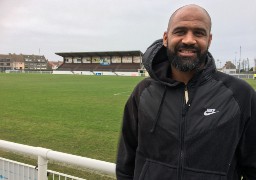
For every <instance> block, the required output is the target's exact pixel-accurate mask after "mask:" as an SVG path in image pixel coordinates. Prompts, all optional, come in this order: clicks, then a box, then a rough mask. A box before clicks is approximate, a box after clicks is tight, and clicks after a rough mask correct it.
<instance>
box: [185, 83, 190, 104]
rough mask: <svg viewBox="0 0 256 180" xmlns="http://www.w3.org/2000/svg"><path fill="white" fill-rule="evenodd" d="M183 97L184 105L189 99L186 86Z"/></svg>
mask: <svg viewBox="0 0 256 180" xmlns="http://www.w3.org/2000/svg"><path fill="white" fill-rule="evenodd" d="M184 97H185V103H186V104H187V103H188V99H189V97H188V87H187V86H186V87H185V91H184Z"/></svg>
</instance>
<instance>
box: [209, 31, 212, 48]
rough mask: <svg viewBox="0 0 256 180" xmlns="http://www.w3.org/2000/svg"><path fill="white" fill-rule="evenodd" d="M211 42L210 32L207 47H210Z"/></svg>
mask: <svg viewBox="0 0 256 180" xmlns="http://www.w3.org/2000/svg"><path fill="white" fill-rule="evenodd" d="M211 42H212V34H210V36H209V40H208V48H209V47H210V45H211Z"/></svg>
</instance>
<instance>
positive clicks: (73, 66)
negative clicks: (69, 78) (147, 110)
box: [55, 50, 143, 75]
mask: <svg viewBox="0 0 256 180" xmlns="http://www.w3.org/2000/svg"><path fill="white" fill-rule="evenodd" d="M55 54H57V55H59V56H61V57H62V58H63V64H62V65H61V66H60V67H59V68H58V69H57V71H66V72H68V71H69V72H72V73H78V74H86V73H87V74H88V73H89V74H90V73H91V74H94V75H104V74H105V75H107V74H108V75H111V74H112V75H115V74H116V75H118V73H119V74H121V73H120V72H122V74H125V73H129V74H130V75H137V74H138V73H143V72H142V71H141V70H142V69H143V66H142V55H143V53H142V52H141V51H138V50H137V51H107V52H62V53H55Z"/></svg>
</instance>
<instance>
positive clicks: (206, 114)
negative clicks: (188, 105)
mask: <svg viewBox="0 0 256 180" xmlns="http://www.w3.org/2000/svg"><path fill="white" fill-rule="evenodd" d="M215 113H216V112H207V111H205V112H204V115H205V116H209V115H212V114H215Z"/></svg>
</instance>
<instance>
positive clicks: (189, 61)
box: [163, 5, 212, 72]
mask: <svg viewBox="0 0 256 180" xmlns="http://www.w3.org/2000/svg"><path fill="white" fill-rule="evenodd" d="M211 40H212V34H211V18H210V16H209V14H208V13H207V11H206V10H205V9H203V8H202V7H200V6H197V5H186V6H183V7H181V8H179V9H177V10H176V11H175V12H174V13H173V14H172V16H171V17H170V20H169V24H168V28H167V31H166V32H164V35H163V44H164V46H165V47H166V48H167V55H168V58H169V61H170V62H171V65H172V67H174V68H176V69H178V70H180V71H183V72H188V71H193V70H196V69H198V68H199V67H200V66H202V65H203V64H204V62H205V58H206V55H207V52H208V48H209V46H210V44H211Z"/></svg>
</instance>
